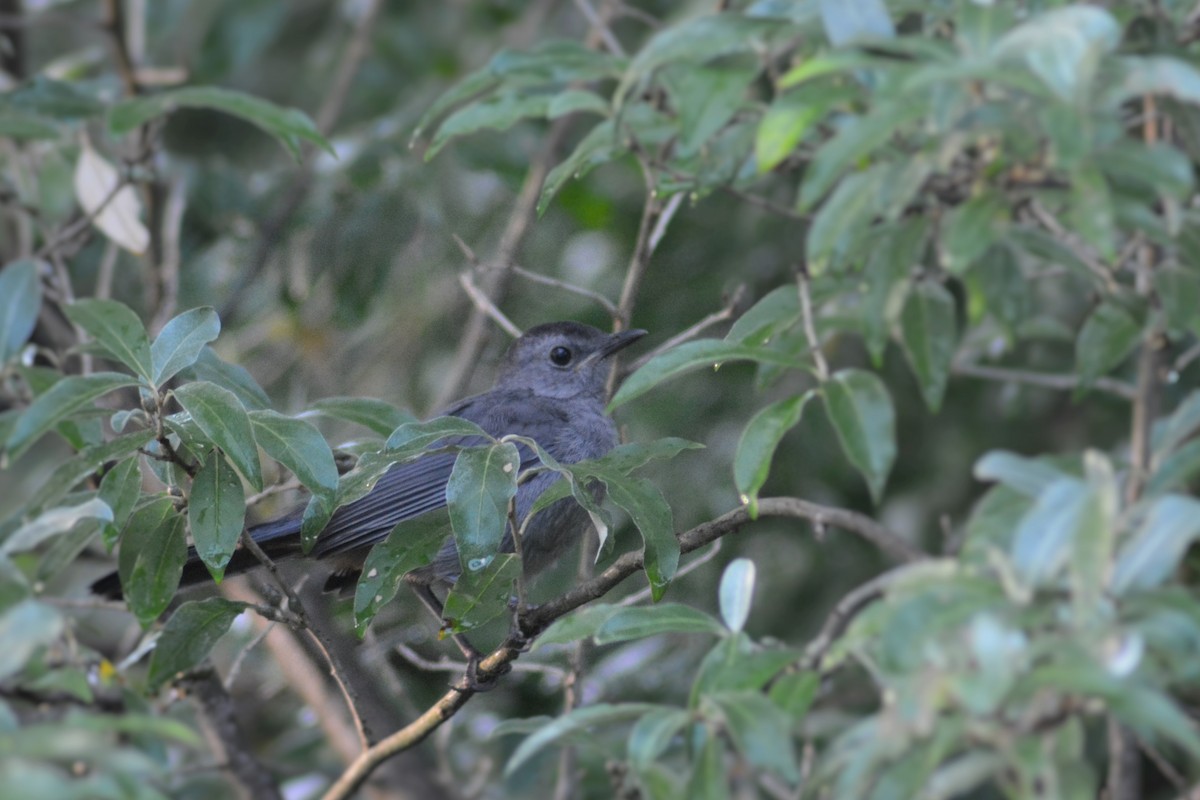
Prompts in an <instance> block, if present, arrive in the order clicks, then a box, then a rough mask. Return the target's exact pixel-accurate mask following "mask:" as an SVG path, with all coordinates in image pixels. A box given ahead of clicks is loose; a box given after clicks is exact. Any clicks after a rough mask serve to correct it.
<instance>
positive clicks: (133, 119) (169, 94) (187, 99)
mask: <svg viewBox="0 0 1200 800" xmlns="http://www.w3.org/2000/svg"><path fill="white" fill-rule="evenodd" d="M179 108H209V109H213V110H214V111H223V112H225V113H226V114H232V115H233V116H235V117H240V118H241V119H244V120H245V121H246V122H249V123H251V124H252V125H256V126H258V127H259V128H262V129H263V130H264V131H266V132H267V133H269V134H271V135H272V136H274V137H275V138H276V139H278V140H279V141H280V143H281V144H282V145H283V146H284V147H285V148H287V150H288V152H289V153H291V154H292V156H293V157H294V158H295V159H297V160H299V159H300V156H301V152H300V143H301V142H302V141H306V142H309V143H311V144H315V145H316V146H317V147H320V148H321V149H322V150H324V151H325V152H327V153H329V154H331V155H332V154H334V150H333V145H331V144H330V143H329V142H328V141H326V139H325V137H324V136H322V135H321V133H320V131H318V130H317V126H316V125H314V124H313V121H312V120H311V119H309V118H308V115H307V114H305V113H304V112H303V111H300V110H298V109H295V108H284V107H282V106H277V105H275V104H274V103H271V102H269V101H267V100H263V99H262V98H261V97H255V96H253V95H249V94H245V93H244V92H238V91H234V90H232V89H223V88H220V87H218V86H184V87H181V88H179V89H171V90H168V91H165V92H160V93H158V94H153V95H149V96H146V97H137V98H134V99H131V100H125V101H124V102H121V103H118V104H117V105H115V106H113V107H112V108H111V109H109V112H108V127H109V130H110V131H112V132H113V134H115V135H117V136H120V135H122V134H124V133H128V132H129V131H131V130H133V129H134V128H136V127H138V126H139V125H142V124H145V123H146V122H149V121H150V120H152V119H154V118H155V117H161V116H164V115H166V114H170V113H171V112H172V111H175V110H176V109H179Z"/></svg>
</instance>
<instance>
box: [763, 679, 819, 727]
mask: <svg viewBox="0 0 1200 800" xmlns="http://www.w3.org/2000/svg"><path fill="white" fill-rule="evenodd" d="M820 688H821V675H820V673H818V672H792V673H789V674H787V675H784V676H782V677H781V678H779V680H777V681H775V682H774V683H772V684H771V691H770V692H769V693H768V697H770V698H771V702H772V703H774V704H775V705H777V706H779V708H781V709H783V712H784V713H785V714H787V715H788V716H789V717H791V718H792V719H793V720H799V719H803V718H804V715H805V714H807V713H808V710H809V709H810V708H812V704H813V701H814V700H816V699H817V690H818V689H820Z"/></svg>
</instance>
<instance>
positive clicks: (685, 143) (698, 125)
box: [663, 64, 759, 157]
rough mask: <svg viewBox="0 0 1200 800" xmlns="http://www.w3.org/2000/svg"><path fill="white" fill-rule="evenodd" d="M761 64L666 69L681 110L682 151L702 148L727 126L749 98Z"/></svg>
mask: <svg viewBox="0 0 1200 800" xmlns="http://www.w3.org/2000/svg"><path fill="white" fill-rule="evenodd" d="M758 72H759V67H758V66H757V65H749V66H747V65H740V64H714V65H710V66H702V67H698V66H695V65H692V64H688V65H679V66H678V67H676V68H673V69H668V70H665V71H664V73H663V82H664V83H665V85H666V87H667V90H668V91H669V92H670V93H671V96H672V98H673V99H674V102H675V107H676V108H677V109H678V113H679V155H680V156H682V157H687V156H690V155H692V154H693V153H695V152H696V151H697V150H699V149H700V148H701V147H702V146H703V145H704V143H705V142H707V141H708V140H709V139H710V138H712V136H713V134H715V133H716V132H717V131H719V130H720V129H721V128H723V127H724V126H725V125H726V124H727V123H728V122H729V120H730V119H732V118H733V115H734V113H736V112H737V110H738V109H739V108H740V107H741V106H742V105H743V103H744V102H745V99H746V87H747V86H748V85H749V84H750V82H751V81H752V80H754V78H755V77H756V76H757V75H758Z"/></svg>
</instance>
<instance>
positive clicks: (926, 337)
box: [900, 281, 958, 413]
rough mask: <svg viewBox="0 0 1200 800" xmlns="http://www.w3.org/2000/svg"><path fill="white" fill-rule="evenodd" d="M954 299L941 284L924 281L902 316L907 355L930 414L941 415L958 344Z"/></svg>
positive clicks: (902, 335) (915, 290)
mask: <svg viewBox="0 0 1200 800" xmlns="http://www.w3.org/2000/svg"><path fill="white" fill-rule="evenodd" d="M957 327H958V325H957V322H956V320H955V311H954V298H953V297H951V295H950V293H949V292H948V291H946V289H944V288H943V287H942V285H941V284H939V283H934V282H932V281H920V282H918V283H917V284H916V285H914V286H913V288H912V291H910V292H909V295H908V301H907V302H906V303H905V304H904V311H903V312H902V313H901V315H900V332H901V337H902V341H903V343H904V353H905V355H907V356H908V363H909V365H910V366H911V367H912V370H913V373H914V374H915V375H916V377H917V382H918V383H919V384H920V387H921V396H922V397H924V398H925V405H926V406H928V407H929V410H930V411H932V412H934V413H937V411H938V409H939V408H941V405H942V397H943V396H944V395H945V392H946V381H947V379H948V378H949V377H950V363H951V362H952V361H953V360H954V351H955V348H956V346H957V343H958V331H957Z"/></svg>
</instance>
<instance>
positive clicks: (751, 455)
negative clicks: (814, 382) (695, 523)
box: [733, 389, 816, 516]
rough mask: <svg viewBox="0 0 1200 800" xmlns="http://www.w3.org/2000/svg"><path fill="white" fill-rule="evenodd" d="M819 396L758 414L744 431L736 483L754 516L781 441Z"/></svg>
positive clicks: (806, 396) (812, 392)
mask: <svg viewBox="0 0 1200 800" xmlns="http://www.w3.org/2000/svg"><path fill="white" fill-rule="evenodd" d="M815 395H816V391H815V390H812V389H810V390H809V391H807V392H804V393H803V394H800V395H796V396H795V397H785V398H784V399H782V400H779V401H777V402H775V403H772V404H771V405H769V406H767V407H766V408H764V409H762V410H761V411H759V412H758V413H757V414H755V415H754V416H753V417H752V418H751V419H750V422H749V423H747V425H746V429H745V430H744V431H742V437H741V439H739V440H738V446H737V451H736V452H735V453H734V456H733V482H734V485H735V486H736V487H737V490H738V493H739V495H741V497H742V502H743V503H746V504H747V505H749V506H750V514H751V516H754V515H755V514H756V513H757V507H758V492H759V490H760V489H762V487H763V484H764V483H766V481H767V475H768V474H769V473H770V470H771V461H772V459H773V458H774V457H775V451H776V449H778V447H779V443H780V441H782V440H783V437H784V435H785V434H786V433H787V432H788V431H790V430H791V429H792V428H794V427H796V425H797V424H798V423H799V422H800V417H801V415H802V414H803V413H804V407H805V406H806V405H808V401H809V400H811V399H812V398H813V397H814V396H815Z"/></svg>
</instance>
